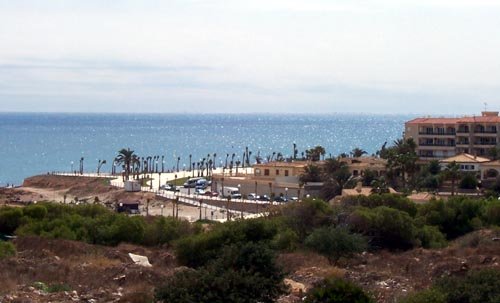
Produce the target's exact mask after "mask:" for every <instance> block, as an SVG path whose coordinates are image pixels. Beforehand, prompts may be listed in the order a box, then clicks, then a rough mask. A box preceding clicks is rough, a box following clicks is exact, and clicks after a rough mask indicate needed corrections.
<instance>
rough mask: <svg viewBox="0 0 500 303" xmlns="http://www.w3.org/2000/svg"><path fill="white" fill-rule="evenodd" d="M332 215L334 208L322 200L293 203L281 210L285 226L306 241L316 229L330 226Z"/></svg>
mask: <svg viewBox="0 0 500 303" xmlns="http://www.w3.org/2000/svg"><path fill="white" fill-rule="evenodd" d="M332 214H333V209H332V207H331V206H330V205H329V204H328V203H326V202H325V201H323V200H320V199H305V200H304V201H303V202H302V203H291V204H288V205H287V206H285V207H283V208H282V209H281V215H282V216H283V217H284V221H285V224H286V225H287V226H288V227H290V228H291V229H292V230H293V231H294V232H295V233H296V234H297V235H298V236H299V239H305V237H306V236H307V235H308V234H309V233H310V232H311V231H312V230H313V229H315V228H318V227H321V226H326V225H330V224H331V223H332Z"/></svg>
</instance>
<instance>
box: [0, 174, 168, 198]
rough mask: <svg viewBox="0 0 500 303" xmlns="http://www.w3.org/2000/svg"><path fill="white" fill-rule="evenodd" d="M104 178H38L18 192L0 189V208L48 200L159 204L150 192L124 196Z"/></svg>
mask: <svg viewBox="0 0 500 303" xmlns="http://www.w3.org/2000/svg"><path fill="white" fill-rule="evenodd" d="M109 181H110V180H109V179H107V178H95V177H82V176H53V175H40V176H33V177H29V178H27V179H25V180H24V183H23V186H22V187H20V188H13V189H12V188H8V189H0V204H7V203H19V204H23V203H24V204H26V203H29V202H33V201H40V200H48V201H56V202H64V201H66V203H69V202H71V201H76V200H78V201H84V202H89V203H92V202H94V201H95V199H96V197H97V199H98V200H99V201H100V202H111V203H114V202H117V201H119V200H122V199H127V200H139V201H141V202H142V203H144V204H145V203H146V201H147V200H148V199H150V200H151V201H154V200H158V199H159V198H157V197H155V195H154V194H153V193H149V192H133V193H131V192H125V190H123V189H121V188H116V187H113V186H111V185H110V182H109Z"/></svg>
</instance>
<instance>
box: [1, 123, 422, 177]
mask: <svg viewBox="0 0 500 303" xmlns="http://www.w3.org/2000/svg"><path fill="white" fill-rule="evenodd" d="M412 118H414V116H412V115H391V114H388V115H373V114H325V115H317V114H316V115H311V114H104V113H103V114H73V113H0V187H3V186H7V185H8V184H9V185H11V184H14V185H21V184H22V182H23V180H24V178H26V177H29V176H33V175H37V174H46V173H48V172H54V171H57V172H69V171H72V170H78V168H79V165H80V164H79V163H80V159H81V158H82V157H83V159H84V160H83V167H84V171H85V172H95V171H96V170H97V166H98V163H99V160H101V161H102V160H106V162H107V163H106V164H104V165H103V166H102V168H101V171H102V172H110V170H111V165H112V164H111V163H112V161H113V159H114V158H115V157H116V155H117V152H118V151H119V150H120V149H122V148H130V149H131V150H134V151H135V153H136V154H137V155H139V156H143V157H146V156H156V155H158V156H160V162H161V157H162V156H163V159H164V163H160V164H159V167H160V169H161V166H162V165H163V166H164V170H165V171H166V170H172V169H176V168H177V167H176V166H177V162H179V166H180V170H183V169H184V168H189V155H190V154H191V155H192V161H193V162H195V161H199V159H201V158H205V157H206V156H207V154H210V155H211V156H212V157H213V154H214V153H216V155H217V157H216V158H217V159H216V162H217V163H216V164H217V165H218V166H220V165H221V164H222V163H224V162H225V158H226V155H227V154H230V155H232V154H233V153H234V154H236V155H237V156H236V157H235V159H237V158H238V157H239V158H240V159H241V158H242V157H243V152H244V151H245V148H246V147H248V149H249V150H250V151H251V152H252V159H251V160H252V162H254V158H253V157H254V156H255V155H257V154H260V155H261V156H262V157H264V158H265V157H266V156H267V155H271V154H272V153H273V152H276V153H278V152H280V153H282V154H283V156H285V157H290V156H292V155H293V144H294V143H295V144H296V146H297V149H298V151H299V156H300V155H301V152H303V151H305V150H307V149H309V148H312V147H314V146H317V145H321V146H323V147H324V148H325V150H326V156H327V157H328V156H330V155H331V156H336V155H339V154H340V153H344V152H345V153H349V152H350V151H351V150H352V149H353V148H355V147H359V148H361V149H363V150H365V151H367V152H368V154H372V153H375V152H376V151H377V150H379V149H380V147H381V146H382V145H383V144H384V142H388V145H390V144H392V142H393V141H394V140H396V139H398V138H401V137H402V135H403V129H404V122H405V121H407V120H410V119H412ZM178 157H180V161H177V159H178Z"/></svg>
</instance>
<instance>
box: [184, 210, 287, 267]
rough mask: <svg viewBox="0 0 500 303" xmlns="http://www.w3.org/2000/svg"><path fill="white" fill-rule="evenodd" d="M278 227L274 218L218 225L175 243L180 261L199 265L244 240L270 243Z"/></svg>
mask: <svg viewBox="0 0 500 303" xmlns="http://www.w3.org/2000/svg"><path fill="white" fill-rule="evenodd" d="M276 233H277V227H276V225H275V224H274V222H273V221H271V220H265V219H251V220H242V221H235V222H226V223H224V224H219V225H215V226H214V227H213V230H211V231H210V232H207V233H202V234H197V235H193V236H190V237H186V238H182V239H180V240H179V241H177V242H176V243H175V252H176V256H177V259H178V261H179V262H180V263H181V264H183V265H186V266H190V267H200V266H202V265H205V264H206V263H207V262H208V261H210V260H212V259H215V258H216V257H217V256H218V255H219V254H220V250H221V249H222V248H223V246H224V245H232V244H237V243H245V242H254V243H257V242H261V241H263V242H266V243H269V242H271V240H272V239H273V238H274V237H275V235H276Z"/></svg>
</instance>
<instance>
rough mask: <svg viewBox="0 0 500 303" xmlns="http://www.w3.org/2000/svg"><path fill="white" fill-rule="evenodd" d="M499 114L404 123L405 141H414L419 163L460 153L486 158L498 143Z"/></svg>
mask: <svg viewBox="0 0 500 303" xmlns="http://www.w3.org/2000/svg"><path fill="white" fill-rule="evenodd" d="M499 128H500V117H499V116H498V112H492V111H485V112H482V113H481V116H472V117H463V118H417V119H413V120H411V121H408V122H406V123H405V132H404V137H405V139H408V138H413V140H414V141H415V143H416V144H417V154H418V156H419V157H420V159H422V160H432V159H443V158H448V157H452V156H455V155H458V154H461V153H467V154H471V155H474V156H485V155H487V154H488V150H490V149H491V148H494V147H496V146H497V143H498V142H500V132H498V129H499Z"/></svg>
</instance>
